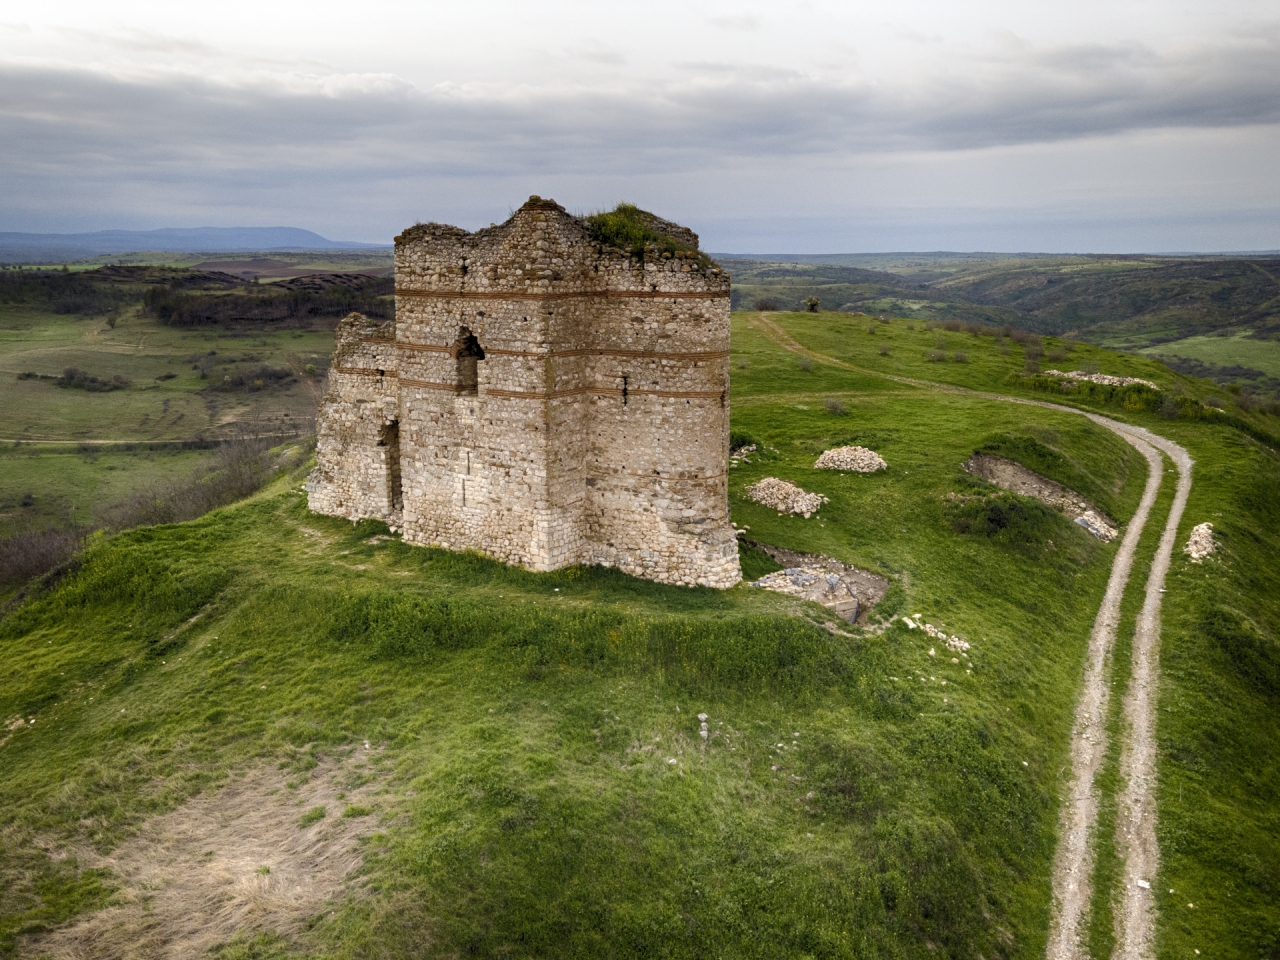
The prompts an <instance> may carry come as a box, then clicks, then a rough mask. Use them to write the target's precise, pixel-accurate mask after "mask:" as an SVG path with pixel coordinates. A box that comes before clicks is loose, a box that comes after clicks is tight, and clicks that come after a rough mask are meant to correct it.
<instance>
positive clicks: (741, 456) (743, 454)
mask: <svg viewBox="0 0 1280 960" xmlns="http://www.w3.org/2000/svg"><path fill="white" fill-rule="evenodd" d="M755 452H756V445H755V444H754V443H748V444H747V445H746V446H743V447H734V448H733V449H732V450H730V451H729V465H730V466H737V465H738V464H739V463H750V462H751V461H750V460H748V459H747V454H749V453H755Z"/></svg>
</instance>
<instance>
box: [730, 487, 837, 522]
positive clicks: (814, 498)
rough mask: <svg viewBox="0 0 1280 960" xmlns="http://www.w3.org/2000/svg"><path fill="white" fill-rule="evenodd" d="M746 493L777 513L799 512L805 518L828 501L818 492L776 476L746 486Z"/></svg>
mask: <svg viewBox="0 0 1280 960" xmlns="http://www.w3.org/2000/svg"><path fill="white" fill-rule="evenodd" d="M746 493H747V496H748V497H750V498H751V499H752V500H754V501H755V502H756V503H759V504H763V505H764V506H766V507H772V508H773V509H775V510H777V511H778V512H779V513H794V514H800V515H802V516H804V518H805V519H806V520H807V519H808V518H809V516H810V515H811V514H813V513H814V512H816V511H817V510H818V509H819V508H820V507H821V506H822V505H823V504H824V503H829V502H830V500H829V499H828V498H827V497H824V496H823V495H822V494H820V493H810V492H809V491H808V490H802V489H801V488H800V487H797V486H796V485H795V484H794V483H790V482H788V481H786V480H780V479H779V478H777V477H765V478H764V479H763V480H761V481H760V482H759V483H755V484H752V485H751V486H749V487H747V490H746Z"/></svg>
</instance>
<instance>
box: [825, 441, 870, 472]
mask: <svg viewBox="0 0 1280 960" xmlns="http://www.w3.org/2000/svg"><path fill="white" fill-rule="evenodd" d="M887 466H889V465H888V464H887V463H885V462H884V458H883V457H881V456H880V454H878V453H876V452H875V451H874V450H868V449H867V448H866V447H836V448H835V449H834V450H824V451H823V452H822V456H820V457H818V459H817V460H816V461H815V462H814V464H813V468H814V469H815V470H852V471H854V472H855V473H875V472H876V471H877V470H883V469H885V468H886V467H887Z"/></svg>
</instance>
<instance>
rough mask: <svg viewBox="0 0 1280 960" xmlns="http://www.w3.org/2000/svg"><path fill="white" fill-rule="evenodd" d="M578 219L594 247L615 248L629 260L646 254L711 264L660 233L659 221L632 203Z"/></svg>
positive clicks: (692, 248) (684, 243)
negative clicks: (631, 257) (689, 256)
mask: <svg viewBox="0 0 1280 960" xmlns="http://www.w3.org/2000/svg"><path fill="white" fill-rule="evenodd" d="M582 219H583V221H584V222H585V223H586V224H587V229H588V231H589V233H590V235H591V239H592V240H594V241H595V242H596V243H599V244H603V245H605V246H610V247H617V248H618V249H619V250H623V251H625V252H627V253H629V254H631V256H633V257H644V255H645V253H646V251H648V252H650V253H654V254H657V255H658V256H661V255H663V254H666V255H668V256H674V255H676V254H680V255H682V256H683V255H686V254H687V255H691V256H693V257H694V258H695V259H697V260H698V261H699V263H700V264H701V265H703V266H707V265H709V264H710V263H711V259H710V258H709V257H708V256H706V254H703V253H699V252H698V249H697V245H696V244H693V243H689V242H687V241H685V240H684V239H683V238H681V237H678V236H672V235H671V234H668V233H664V232H663V231H662V230H661V226H660V225H661V223H662V222H663V221H662V220H661V219H660V218H659V217H657V216H655V215H654V214H652V213H649V211H647V210H641V209H640V208H639V207H637V206H636V205H635V204H634V203H620V204H618V205H617V206H616V207H614V208H613V209H612V210H602V211H600V212H598V213H592V214H588V215H587V216H585V217H583V218H582Z"/></svg>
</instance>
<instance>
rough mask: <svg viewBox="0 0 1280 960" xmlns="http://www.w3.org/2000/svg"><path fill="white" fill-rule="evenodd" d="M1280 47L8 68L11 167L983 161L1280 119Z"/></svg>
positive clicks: (3, 84)
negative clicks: (863, 59)
mask: <svg viewBox="0 0 1280 960" xmlns="http://www.w3.org/2000/svg"><path fill="white" fill-rule="evenodd" d="M1277 62H1280V35H1278V34H1277V32H1276V31H1275V30H1274V29H1272V30H1270V31H1269V32H1267V31H1260V32H1259V33H1258V34H1257V35H1256V36H1255V37H1253V38H1250V39H1242V40H1240V41H1238V42H1235V43H1233V44H1231V45H1223V46H1216V47H1204V48H1202V49H1199V50H1189V51H1184V52H1182V53H1180V54H1178V55H1176V56H1175V55H1170V54H1158V53H1156V52H1153V51H1151V50H1148V49H1145V48H1142V47H1140V46H1134V45H1112V46H1105V45H1091V46H1074V47H1061V48H1057V49H1048V50H1037V49H1034V48H1030V47H1027V46H1026V45H1021V46H1017V45H1012V44H1011V45H1008V46H1006V47H1005V48H1004V51H1003V52H1002V53H1000V54H998V55H991V56H986V57H984V58H980V59H979V58H976V57H975V58H972V59H971V60H970V61H968V62H962V63H961V64H960V65H959V67H958V68H957V66H956V63H955V61H951V63H952V70H951V71H950V72H949V73H945V74H938V75H934V76H933V77H932V78H926V79H923V80H919V81H917V82H916V84H915V86H902V85H897V86H895V85H890V84H888V83H886V84H883V85H879V86H876V85H872V84H869V83H866V82H863V81H861V80H847V81H841V80H832V79H824V78H815V77H808V76H805V75H802V74H799V73H796V72H795V71H790V70H778V69H774V68H771V67H768V66H751V65H746V66H740V65H726V64H720V65H712V64H686V65H684V69H683V70H682V71H680V73H678V74H677V76H676V79H674V80H668V81H666V82H650V83H646V84H641V83H633V84H631V85H617V84H604V83H600V84H598V85H596V86H594V87H593V86H592V85H591V84H589V83H585V82H583V83H579V84H561V85H554V86H552V85H548V86H541V87H538V86H528V85H525V86H519V85H511V86H506V87H503V86H498V85H493V86H484V87H482V86H475V85H463V86H449V85H442V86H440V87H435V88H430V89H419V88H414V87H412V86H411V85H409V84H407V83H404V82H402V81H399V80H397V79H396V78H394V77H389V76H363V75H362V76H350V75H340V74H335V75H328V76H326V75H318V74H317V75H309V76H308V75H287V74H282V75H280V76H274V75H271V74H269V73H267V72H260V73H259V74H258V75H257V77H258V79H256V80H254V81H253V82H248V81H245V82H242V83H238V84H226V83H218V82H213V81H208V80H204V79H201V78H199V77H193V76H172V75H161V74H152V75H144V76H140V77H137V78H134V79H129V80H126V79H120V78H115V77H112V76H109V75H107V74H104V73H102V72H95V71H93V70H88V69H68V68H58V67H41V68H37V67H28V66H17V65H12V64H11V65H7V66H0V164H2V165H3V168H4V169H5V170H6V171H8V172H9V173H10V174H14V173H19V174H22V175H24V176H39V175H42V172H43V175H51V174H52V173H53V172H54V171H57V170H62V171H78V172H80V173H82V174H83V173H85V172H86V171H98V172H101V173H102V174H104V175H105V174H106V173H107V172H109V171H112V170H117V171H119V172H125V171H130V170H132V171H136V172H147V173H148V174H149V175H155V176H160V177H165V176H169V175H175V176H176V175H190V173H191V172H192V170H193V169H201V168H205V169H218V170H230V169H237V168H243V169H259V170H261V169H268V168H269V169H272V170H276V171H296V172H298V173H300V174H301V173H305V172H306V171H310V170H320V169H336V168H341V169H344V170H347V171H352V172H359V171H369V172H379V173H380V175H387V174H393V173H395V172H396V171H408V170H414V171H419V172H421V171H424V170H425V171H435V172H439V173H444V174H449V175H461V176H479V175H493V174H511V173H515V172H519V171H533V170H556V171H560V172H568V171H574V170H582V171H592V170H599V169H607V170H610V171H612V172H615V173H619V172H621V173H625V172H639V171H654V170H668V171H678V170H682V169H691V168H704V167H705V166H706V165H707V164H708V163H716V162H725V161H731V160H734V159H740V158H754V157H761V156H773V157H779V156H782V157H786V156H799V155H807V156H821V155H832V156H840V155H848V154H850V153H865V152H881V151H886V150H937V149H947V150H949V149H970V148H981V147H989V146H996V145H1009V144H1020V143H1034V142H1051V141H1058V140H1067V139H1073V138H1079V137H1087V136H1094V135H1099V134H1111V133H1120V132H1124V131H1130V130H1136V129H1150V128H1158V127H1224V126H1242V125H1250V124H1268V123H1276V122H1280V71H1277V70H1276V68H1275V64H1276V63H1277Z"/></svg>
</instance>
